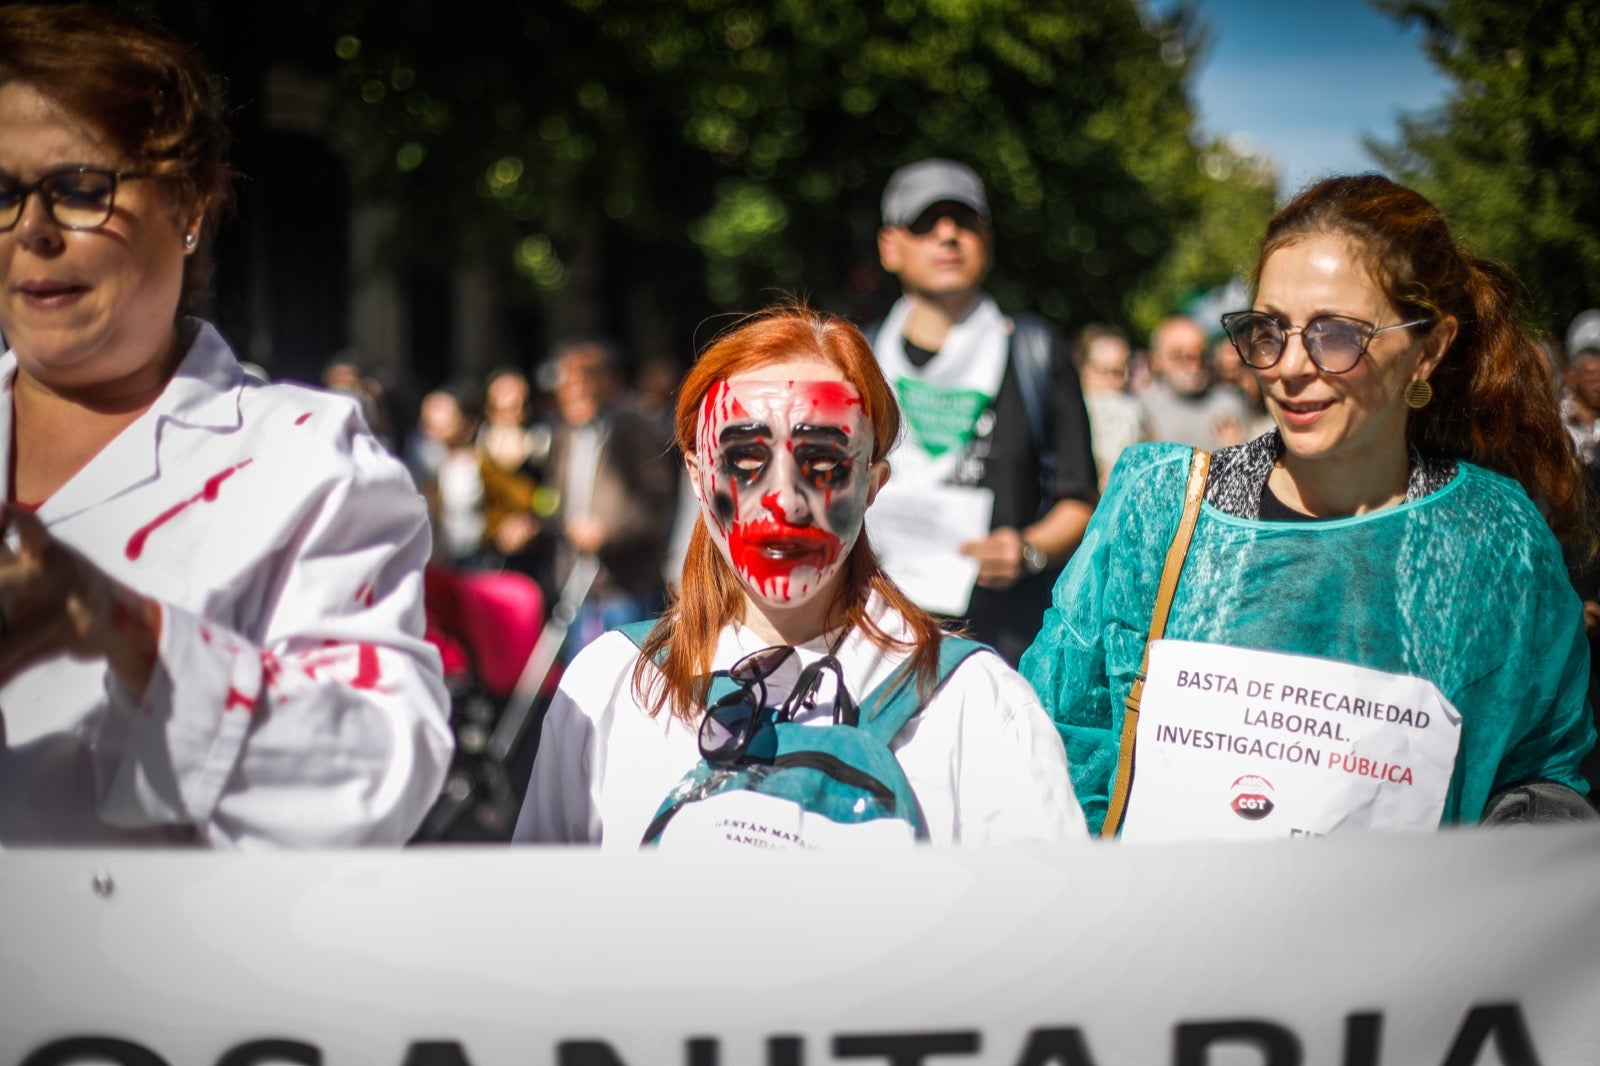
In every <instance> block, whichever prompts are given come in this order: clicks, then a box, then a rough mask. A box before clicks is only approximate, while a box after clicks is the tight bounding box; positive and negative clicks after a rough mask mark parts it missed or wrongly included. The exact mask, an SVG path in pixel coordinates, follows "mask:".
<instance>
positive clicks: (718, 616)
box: [515, 307, 1083, 848]
mask: <svg viewBox="0 0 1600 1066" xmlns="http://www.w3.org/2000/svg"><path fill="white" fill-rule="evenodd" d="M899 432H900V417H899V409H898V406H897V405H896V403H895V401H894V396H893V393H892V391H891V390H890V388H889V386H888V383H887V382H886V381H885V380H884V378H883V375H882V374H881V373H880V372H879V371H878V368H877V364H876V362H875V360H874V359H873V355H872V350H871V348H870V346H869V345H868V344H867V342H866V340H865V338H864V337H863V336H862V334H861V333H860V331H859V330H857V329H856V328H855V327H854V326H852V325H850V324H849V323H847V322H844V321H842V320H840V319H836V318H832V317H829V316H826V315H822V314H818V313H815V312H812V311H810V310H807V309H805V308H801V307H781V308H777V309H772V310H769V311H768V312H766V313H764V314H761V315H758V316H755V317H753V318H751V319H749V320H747V321H745V322H744V323H743V324H741V325H740V326H739V327H738V328H736V329H734V330H732V331H731V332H729V333H727V334H726V335H724V336H723V337H721V338H720V339H719V340H717V341H716V342H715V343H713V344H712V345H711V346H710V347H709V348H708V349H707V350H706V351H705V352H704V353H703V354H702V355H701V357H700V359H699V360H698V362H697V363H696V365H695V366H694V368H693V369H692V370H691V371H690V373H689V374H688V376H687V378H686V379H685V381H684V383H683V388H682V390H681V392H680V394H679V400H678V407H677V440H678V444H679V446H680V447H681V449H682V451H683V453H684V456H685V464H686V466H687V469H688V472H689V478H690V480H691V482H692V483H693V486H694V489H695V495H696V497H697V498H698V500H699V503H700V518H699V520H698V522H697V524H696V527H695V529H694V533H693V535H692V537H691V540H690V544H689V548H688V555H687V559H686V561H685V564H684V567H683V580H682V585H681V588H680V590H679V592H678V595H677V597H676V599H675V600H674V602H673V603H672V605H671V606H670V608H669V609H668V611H667V612H666V614H665V615H664V616H663V617H662V619H661V620H660V621H659V623H658V624H657V625H656V626H655V628H654V630H653V631H652V632H651V634H650V635H649V637H648V639H644V640H643V641H642V645H636V644H635V643H634V642H633V641H632V640H630V639H629V637H627V636H624V635H622V634H620V633H616V632H612V633H608V634H607V635H606V636H605V637H603V638H602V639H601V640H599V641H597V642H596V643H594V644H593V645H591V646H590V647H589V648H587V649H585V651H584V652H583V653H582V654H581V655H580V656H579V657H578V658H577V659H576V660H574V662H573V663H572V664H571V666H570V667H569V668H568V669H567V671H566V673H565V675H564V677H563V679H562V684H561V687H560V689H559V690H558V692H557V693H556V695H555V698H554V700H553V701H552V703H551V706H550V709H549V712H548V713H547V715H546V718H545V724H544V728H543V734H542V737H541V740H540V743H539V749H538V755H537V758H536V760H535V763H534V768H533V775H532V779H531V781H530V784H529V789H528V794H527V799H526V802H525V805H524V807H523V811H522V817H521V819H520V821H519V823H518V826H517V831H516V834H515V836H516V839H518V840H521V841H542V842H572V843H600V844H604V845H607V846H618V847H624V848H633V847H637V846H638V845H639V843H640V841H641V838H642V836H643V835H644V833H645V830H646V829H647V827H648V826H649V825H650V824H651V822H652V819H653V818H654V816H655V815H656V813H657V811H658V808H660V806H661V804H662V801H663V800H664V799H665V798H666V796H667V794H668V793H669V792H670V791H671V790H672V789H673V787H674V785H675V784H676V783H677V782H678V781H679V780H680V779H681V778H682V777H683V776H684V774H685V772H686V771H688V770H689V769H690V768H691V767H693V766H694V765H695V764H696V763H697V762H698V761H699V760H700V758H701V754H702V751H703V744H701V743H700V739H699V734H700V732H701V725H702V719H703V717H704V716H705V713H706V703H707V694H708V680H707V679H708V678H709V677H710V676H711V675H712V673H713V672H714V671H719V670H721V671H729V670H731V671H732V674H733V676H734V677H735V678H744V679H746V680H747V681H752V682H759V685H758V686H756V685H754V684H752V686H751V687H758V688H759V694H760V696H761V697H762V699H761V700H760V702H761V703H762V704H764V705H765V706H766V708H767V709H769V710H773V709H776V708H778V707H780V706H785V707H786V710H785V711H784V714H785V716H786V718H787V719H789V720H792V721H793V722H795V723H797V724H817V725H819V726H820V725H827V724H830V723H832V722H833V721H834V718H835V711H836V709H837V708H838V707H839V706H840V705H841V704H846V703H849V702H852V701H856V700H860V699H861V698H862V697H863V696H864V695H865V694H866V693H868V692H870V691H871V690H873V689H874V688H875V687H876V686H878V685H879V684H880V683H881V682H883V681H885V680H886V679H888V678H889V677H890V676H891V675H893V674H894V673H895V672H896V671H897V670H899V669H900V668H901V667H902V666H903V665H907V664H909V666H908V669H909V670H910V671H911V672H912V673H913V674H914V675H915V677H916V682H917V685H918V688H919V692H920V693H921V694H922V695H923V696H924V697H926V698H927V702H926V703H924V704H923V706H922V708H921V711H920V713H919V714H917V715H916V717H915V718H914V719H913V720H912V722H911V723H910V724H909V725H908V726H906V727H905V728H903V729H902V730H901V731H900V732H899V733H898V734H897V735H896V736H895V737H894V738H893V741H892V743H891V748H892V750H893V752H894V754H895V757H896V759H897V761H898V763H899V765H900V767H901V768H902V769H903V770H904V772H905V775H906V777H907V779H908V780H909V782H910V784H911V786H912V789H913V790H914V792H915V798H916V802H917V805H918V807H919V808H920V811H921V815H922V817H923V820H924V822H925V824H926V830H927V838H928V839H929V840H931V841H932V842H935V843H952V842H958V841H959V842H965V843H976V842H989V841H1000V840H1008V839H1020V838H1045V839H1060V838H1068V837H1074V836H1081V835H1082V833H1083V820H1082V815H1081V813H1080V812H1079V810H1078V808H1077V805H1076V803H1075V801H1074V800H1073V798H1072V794H1071V788H1070V785H1069V784H1068V779H1067V776H1066V774H1067V771H1066V763H1065V757H1064V754H1063V750H1062V746H1061V743H1060V739H1059V737H1058V736H1056V735H1055V731H1054V729H1053V727H1052V725H1051V723H1050V720H1049V719H1048V718H1047V717H1046V716H1045V714H1044V713H1043V710H1042V709H1041V708H1040V706H1039V702H1038V700H1037V698H1036V697H1035V696H1034V694H1033V692H1032V691H1031V690H1030V689H1029V688H1028V686H1027V684H1026V683H1025V682H1024V681H1023V680H1022V678H1021V677H1020V676H1019V675H1017V674H1016V673H1015V672H1014V671H1013V670H1011V669H1010V668H1009V667H1008V666H1007V665H1006V664H1005V663H1004V662H1003V661H1002V660H1001V659H1000V658H999V656H997V655H995V654H994V653H993V652H991V651H988V650H983V651H981V652H979V653H977V654H975V655H972V656H971V657H970V658H968V659H966V660H965V661H964V662H963V663H962V665H960V666H959V667H957V668H956V670H955V671H954V672H953V673H952V674H950V675H949V676H948V678H946V679H945V680H944V681H943V683H942V684H937V688H936V691H935V686H936V682H937V677H936V674H937V666H938V659H939V649H940V644H941V641H942V640H944V639H946V638H945V637H944V635H943V634H942V633H941V631H940V629H939V625H938V623H937V622H936V621H935V620H934V619H933V618H932V617H931V616H930V615H928V614H927V613H925V612H923V611H921V610H919V609H918V608H917V607H915V606H914V605H913V604H911V603H910V602H909V601H908V600H907V599H906V598H905V596H904V595H903V594H902V593H901V592H900V591H899V590H898V589H897V588H896V587H895V586H894V584H893V583H892V582H891V581H890V580H889V578H888V577H887V576H886V575H885V574H884V572H883V570H882V569H881V568H880V567H879V565H878V562H877V560H876V558H875V557H874V555H873V553H872V548H871V546H870V545H869V544H868V543H867V540H866V538H865V536H864V534H863V531H862V526H863V521H864V518H865V515H866V509H867V507H868V506H869V505H870V504H871V502H872V499H873V497H874V495H875V494H876V493H877V491H878V489H879V488H881V487H882V485H883V484H884V482H885V481H886V480H887V479H888V476H889V468H888V464H887V462H886V461H885V458H884V457H885V456H886V455H887V454H888V452H889V449H890V447H891V446H892V445H893V443H894V441H895V438H896V437H897V436H898V434H899ZM773 649H777V650H776V651H774V650H773ZM741 663H743V664H744V665H743V666H742V667H741V665H740V664H741ZM806 678H810V679H813V680H814V681H815V682H816V687H812V686H810V685H808V684H807V682H806V681H805V680H804V679H806ZM797 689H803V690H804V691H800V692H797ZM791 696H794V697H796V698H795V699H791Z"/></svg>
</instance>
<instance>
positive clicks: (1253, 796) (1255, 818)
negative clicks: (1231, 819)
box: [1228, 774, 1277, 822]
mask: <svg viewBox="0 0 1600 1066" xmlns="http://www.w3.org/2000/svg"><path fill="white" fill-rule="evenodd" d="M1228 788H1229V790H1230V791H1231V792H1232V793H1233V802H1232V803H1230V804H1228V806H1230V807H1232V808H1233V813H1234V814H1237V815H1238V816H1239V817H1240V818H1243V819H1244V820H1246V821H1248V822H1259V821H1261V819H1263V818H1265V817H1266V816H1267V815H1269V814H1271V813H1272V810H1273V808H1274V807H1275V806H1277V804H1275V803H1273V802H1272V782H1271V781H1268V780H1267V779H1266V778H1264V777H1258V776H1257V775H1255V774H1245V775H1244V776H1243V777H1239V778H1235V779H1234V782H1233V784H1232V785H1229V786H1228Z"/></svg>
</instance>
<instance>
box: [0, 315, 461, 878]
mask: <svg viewBox="0 0 1600 1066" xmlns="http://www.w3.org/2000/svg"><path fill="white" fill-rule="evenodd" d="M195 325H197V326H198V327H199V331H198V334H197V335H196V338H195V340H194V343H193V345H192V346H191V348H190V351H189V353H188V355H187V356H186V357H185V358H184V360H183V363H182V365H180V366H179V368H178V371H177V373H176V374H175V375H174V377H173V379H172V381H171V382H170V383H169V384H168V385H167V388H166V390H165V391H164V392H163V393H162V394H161V397H160V398H159V399H158V400H157V401H156V403H155V405H154V406H153V407H151V408H150V410H148V411H146V412H145V413H144V414H143V415H142V416H141V417H140V418H139V419H138V420H137V421H136V422H134V423H133V424H132V425H130V426H129V427H128V428H127V429H125V430H123V432H122V433H121V434H120V435H119V436H118V437H117V438H116V439H115V440H114V441H112V443H111V444H110V445H108V446H107V447H106V448H105V449H104V450H103V451H102V452H101V453H100V454H99V455H97V456H95V458H94V459H93V460H91V461H90V462H89V464H88V465H87V466H85V467H84V468H83V469H82V470H80V471H79V472H78V473H77V474H75V475H74V476H73V477H72V479H71V480H70V481H68V482H67V483H66V484H65V485H63V486H62V487H61V489H60V490H59V491H57V492H56V493H55V494H54V495H53V496H51V497H50V498H49V499H48V500H46V501H45V502H44V503H43V505H42V506H40V508H39V511H38V517H39V518H40V520H42V521H43V522H44V524H45V525H46V526H47V527H48V528H49V530H50V532H51V534H52V535H53V536H54V537H56V538H57V539H59V540H60V541H61V542H63V543H65V544H68V545H71V546H72V547H74V548H76V549H77V550H78V551H79V552H81V553H83V554H84V555H85V556H86V557H88V558H89V559H90V560H92V561H93V562H94V563H95V564H96V565H97V566H99V567H100V568H101V569H102V570H104V571H105V572H106V573H108V574H110V575H111V576H113V577H115V578H116V579H118V580H119V581H122V582H123V583H125V584H127V585H128V586H130V587H132V588H134V589H136V590H138V591H139V592H141V593H143V594H144V595H146V596H149V597H152V598H154V599H155V600H156V601H158V602H159V603H160V604H161V640H160V647H159V652H158V655H159V658H158V661H157V663H156V667H155V671H154V674H153V675H152V677H151V680H150V684H149V686H148V688H147V690H146V691H145V693H144V694H143V698H142V699H138V698H136V697H135V696H134V695H133V694H131V693H129V692H128V691H127V690H126V688H125V687H124V686H123V685H122V684H121V683H120V682H118V681H117V680H116V679H115V678H114V676H113V675H112V674H111V673H110V672H109V671H108V670H107V669H106V667H105V665H104V663H103V662H100V661H93V662H80V661H75V660H71V659H68V658H67V657H65V656H57V657H55V658H52V659H48V660H46V661H44V662H42V663H39V664H37V665H35V666H33V667H31V668H29V669H28V670H26V671H24V672H23V673H21V674H19V675H18V676H16V677H15V678H13V679H12V680H11V681H10V682H9V683H8V684H6V685H5V686H3V687H0V847H12V846H17V845H105V844H177V843H190V844H197V845H202V846H206V845H209V846H219V847H226V846H238V847H249V846H261V845H273V844H278V845H347V844H367V843H375V844H377V843H387V844H400V843H402V842H404V841H405V840H406V839H407V838H408V837H409V836H410V834H411V833H412V832H413V831H414V830H415V828H416V826H417V825H418V824H419V823H420V821H421V819H422V817H423V815H424V814H425V813H426V812H427V809H428V807H429V805H430V804H431V803H432V801H433V799H434V798H435V797H436V795H437V794H438V790H439V786H440V783H441V781H442V780H443V777H444V773H445V770H446V769H447V766H448V763H449V760H450V754H451V749H452V745H453V740H452V737H451V733H450V730H449V725H448V702H447V697H446V693H445V689H444V682H443V677H442V674H441V671H440V666H439V657H438V654H437V653H436V651H435V650H434V648H433V647H432V646H431V645H430V644H429V643H427V642H426V641H425V640H424V639H423V630H424V618H423V599H422V595H423V594H422V588H423V584H422V568H423V565H424V563H425V562H426V561H427V558H428V550H429V530H428V525H427V513H426V508H425V506H424V504H423V501H422V499H421V498H420V497H419V496H418V494H417V492H416V489H415V487H414V486H413V483H412V481H411V479H410V477H409V475H408V474H407V473H406V470H405V468H404V467H403V466H402V465H401V464H400V463H399V462H398V461H396V460H395V459H393V458H392V457H391V456H389V455H388V453H387V452H385V451H384V450H383V448H382V446H381V445H380V444H379V443H378V441H377V439H376V438H374V437H373V435H372V434H371V432H369V431H368V429H367V428H366V425H365V423H364V422H363V420H362V418H361V416H360V414H359V413H358V411H357V408H356V405H355V403H354V402H353V401H351V400H349V399H347V398H343V397H339V396H336V395H333V394H330V393H326V392H322V391H320V390H315V389H310V388H305V387H300V386H294V385H282V384H274V385H267V384H263V383H261V382H259V381H257V380H255V379H254V378H250V377H247V376H246V375H245V374H244V372H243V371H242V369H241V368H240V366H239V363H238V361H237V360H236V359H235V358H234V357H233V354H232V353H231V352H230V351H229V350H228V347H227V345H226V343H225V342H224V341H223V340H222V338H221V336H219V335H218V333H217V332H216V331H215V330H214V329H213V328H212V327H211V326H209V325H204V324H200V323H196V324H195ZM16 371H17V362H16V356H15V355H14V354H13V353H9V352H8V353H6V355H4V356H3V357H0V457H3V458H4V460H5V461H3V462H0V477H8V476H9V475H8V474H6V473H4V472H5V471H8V470H9V469H10V454H9V453H10V449H11V439H12V436H11V418H12V405H11V389H12V387H13V384H14V383H15V380H16Z"/></svg>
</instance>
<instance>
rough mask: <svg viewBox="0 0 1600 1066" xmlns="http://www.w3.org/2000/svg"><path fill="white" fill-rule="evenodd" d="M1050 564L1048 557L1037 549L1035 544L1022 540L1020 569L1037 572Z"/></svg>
mask: <svg viewBox="0 0 1600 1066" xmlns="http://www.w3.org/2000/svg"><path fill="white" fill-rule="evenodd" d="M1049 565H1050V557H1049V556H1047V555H1045V553H1044V552H1042V551H1040V550H1039V546H1038V545H1037V544H1030V543H1029V542H1028V541H1023V542H1022V569H1024V570H1026V571H1027V572H1028V573H1030V574H1037V573H1038V572H1039V571H1041V570H1043V569H1044V568H1045V567H1047V566H1049Z"/></svg>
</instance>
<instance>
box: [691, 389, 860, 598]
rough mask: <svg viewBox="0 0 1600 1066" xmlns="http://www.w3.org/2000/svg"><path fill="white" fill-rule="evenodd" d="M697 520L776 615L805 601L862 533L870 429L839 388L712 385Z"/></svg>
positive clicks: (702, 439)
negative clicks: (775, 608) (701, 520)
mask: <svg viewBox="0 0 1600 1066" xmlns="http://www.w3.org/2000/svg"><path fill="white" fill-rule="evenodd" d="M695 454H696V457H697V460H698V461H697V463H696V469H697V475H698V479H699V497H700V509H701V514H702V515H703V516H704V518H705V523H706V529H707V530H708V531H709V532H710V533H711V537H712V539H713V540H715V541H716V544H717V547H718V548H719V549H720V550H721V551H722V555H723V557H724V558H725V559H727V560H728V563H729V565H730V566H732V567H733V570H734V573H736V574H738V575H739V578H740V580H741V581H743V582H744V584H745V586H746V587H747V588H748V589H749V590H750V592H751V594H752V595H754V596H755V597H756V598H757V599H758V600H761V601H762V602H764V603H768V604H771V605H773V606H778V607H788V606H794V605H795V604H799V603H802V602H804V601H805V600H807V599H810V598H811V597H812V596H813V595H815V594H816V592H817V591H818V590H819V589H821V588H823V587H824V586H825V585H826V584H827V583H828V582H829V580H830V579H831V578H832V577H833V575H834V574H836V573H837V572H838V570H839V567H840V566H841V565H842V564H843V563H844V560H845V558H846V557H847V556H848V555H849V554H850V549H851V548H852V547H854V545H855V542H856V538H857V537H858V536H860V534H861V524H862V521H863V519H864V518H865V517H866V511H867V498H868V497H869V496H870V495H871V490H872V476H871V466H872V427H871V426H870V425H869V424H868V422H867V418H866V415H865V413H864V412H863V410H862V406H861V394H860V393H859V392H857V391H856V388H855V386H853V385H851V384H849V383H848V382H844V381H805V380H802V381H795V380H769V379H753V378H741V377H739V376H735V377H734V378H732V379H731V380H729V381H719V382H717V383H716V384H715V385H713V386H712V387H711V391H710V392H709V393H707V394H706V398H705V400H704V401H702V403H701V405H700V425H699V437H698V440H697V441H696V446H695Z"/></svg>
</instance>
